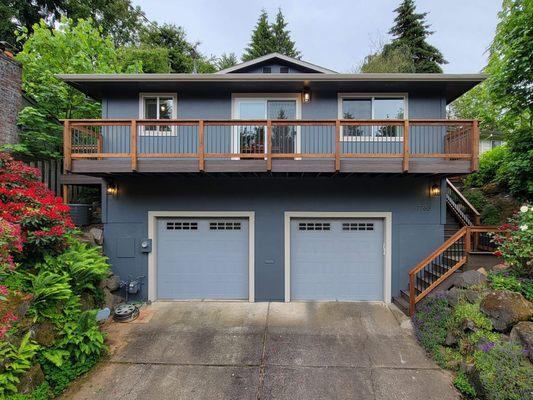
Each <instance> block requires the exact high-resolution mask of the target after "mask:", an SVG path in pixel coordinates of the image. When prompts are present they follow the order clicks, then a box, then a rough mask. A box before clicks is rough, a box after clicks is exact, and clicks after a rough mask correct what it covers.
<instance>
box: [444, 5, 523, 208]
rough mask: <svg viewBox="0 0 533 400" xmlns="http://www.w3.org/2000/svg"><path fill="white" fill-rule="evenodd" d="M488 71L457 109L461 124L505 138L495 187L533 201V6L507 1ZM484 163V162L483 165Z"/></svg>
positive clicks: (495, 176) (500, 14)
mask: <svg viewBox="0 0 533 400" xmlns="http://www.w3.org/2000/svg"><path fill="white" fill-rule="evenodd" d="M498 16H499V23H498V26H497V28H496V35H495V37H494V40H493V42H492V44H491V46H490V48H489V62H488V65H487V67H486V68H485V72H487V73H488V78H487V80H486V81H485V82H484V83H483V84H481V85H479V86H477V87H476V88H474V89H473V90H471V91H470V92H468V93H466V94H465V95H463V96H462V97H460V98H459V99H457V100H456V101H455V102H454V103H453V104H452V112H453V113H454V115H455V116H457V117H459V118H476V119H479V120H480V127H481V131H482V132H483V131H490V130H493V131H498V132H503V134H504V138H505V141H506V142H507V146H506V150H505V151H506V153H507V154H506V156H505V157H504V159H503V160H504V161H503V162H501V163H500V165H499V169H498V172H497V173H496V174H494V176H493V182H494V183H498V184H499V185H500V186H501V187H503V188H504V190H506V191H507V192H509V193H511V194H512V195H514V196H517V197H526V198H529V199H531V198H532V196H533V180H532V179H531V177H532V176H533V115H532V108H531V104H532V103H533V78H532V77H533V68H532V66H531V61H530V57H531V54H533V26H532V25H531V20H532V18H533V3H532V2H531V1H528V0H513V1H511V0H504V2H503V7H502V11H501V12H500V13H499V15H498ZM480 162H481V161H480ZM472 180H473V181H475V180H476V179H475V177H474V178H473V179H472Z"/></svg>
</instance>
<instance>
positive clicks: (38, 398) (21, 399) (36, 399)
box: [10, 381, 53, 400]
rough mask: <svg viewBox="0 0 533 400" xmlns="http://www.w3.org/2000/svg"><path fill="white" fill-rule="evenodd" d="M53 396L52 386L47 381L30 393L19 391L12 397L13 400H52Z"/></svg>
mask: <svg viewBox="0 0 533 400" xmlns="http://www.w3.org/2000/svg"><path fill="white" fill-rule="evenodd" d="M51 398H53V394H52V388H51V387H50V385H49V384H48V382H46V381H45V382H43V383H41V384H40V385H39V386H38V387H37V388H36V389H35V390H34V391H33V392H31V393H29V394H20V393H17V394H13V395H12V396H11V397H10V399H11V400H50V399H51Z"/></svg>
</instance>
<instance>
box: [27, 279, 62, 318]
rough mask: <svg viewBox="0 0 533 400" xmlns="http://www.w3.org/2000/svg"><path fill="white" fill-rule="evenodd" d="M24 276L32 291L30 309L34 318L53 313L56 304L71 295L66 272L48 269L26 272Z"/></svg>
mask: <svg viewBox="0 0 533 400" xmlns="http://www.w3.org/2000/svg"><path fill="white" fill-rule="evenodd" d="M25 278H26V279H27V280H28V281H29V282H30V285H31V289H30V290H28V292H30V293H32V295H33V298H32V306H31V311H32V313H33V314H34V318H39V317H50V316H51V314H54V313H55V312H57V311H56V308H57V306H58V304H59V303H60V302H61V301H63V300H67V299H68V298H69V297H71V296H72V290H71V289H70V284H69V281H70V277H69V276H68V275H67V274H56V273H53V272H50V271H40V272H39V273H38V274H37V275H32V274H30V273H28V274H27V275H26V276H25Z"/></svg>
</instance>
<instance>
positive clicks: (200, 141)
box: [198, 120, 205, 172]
mask: <svg viewBox="0 0 533 400" xmlns="http://www.w3.org/2000/svg"><path fill="white" fill-rule="evenodd" d="M198 169H199V170H200V171H202V172H203V171H205V148H204V121H203V120H200V121H198Z"/></svg>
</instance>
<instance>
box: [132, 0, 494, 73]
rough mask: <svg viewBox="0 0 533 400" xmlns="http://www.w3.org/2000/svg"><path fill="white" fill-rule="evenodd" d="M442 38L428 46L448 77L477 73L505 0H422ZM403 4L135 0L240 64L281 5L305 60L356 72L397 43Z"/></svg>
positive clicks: (387, 0)
mask: <svg viewBox="0 0 533 400" xmlns="http://www.w3.org/2000/svg"><path fill="white" fill-rule="evenodd" d="M415 2H416V5H417V11H418V12H428V13H429V14H428V15H427V17H426V19H427V22H428V23H429V24H430V25H431V30H432V31H434V32H435V33H434V34H433V35H431V36H430V37H429V39H428V42H429V43H431V44H432V45H434V46H436V47H437V48H438V49H439V50H440V51H441V52H442V53H443V54H444V57H445V58H446V60H447V61H448V62H449V63H448V64H446V65H444V66H443V69H444V72H446V73H476V72H480V70H481V69H482V68H483V67H484V66H485V65H486V61H487V48H488V46H489V45H490V43H491V41H492V38H493V37H494V32H495V29H496V24H497V13H498V11H499V10H500V8H501V2H502V0H415ZM399 3H400V0H351V1H350V0H335V1H332V0H329V1H324V0H320V1H318V0H305V1H303V0H284V1H278V2H275V1H271V0H193V1H191V0H187V1H185V0H133V4H135V5H139V6H140V7H141V8H142V9H143V10H144V12H145V14H146V16H147V17H148V19H150V20H152V21H157V22H159V23H164V22H167V23H173V24H176V25H179V26H183V27H184V29H185V31H186V32H187V37H188V39H189V40H191V41H198V42H200V46H199V49H200V51H201V52H202V53H203V54H205V55H207V56H211V55H213V56H219V55H220V54H222V53H231V52H234V53H235V54H236V55H237V57H238V58H239V59H240V56H241V55H242V53H243V50H244V48H245V47H246V46H247V44H248V43H249V41H250V35H251V32H252V29H253V27H254V26H255V24H256V22H257V18H258V16H259V13H260V11H261V9H263V8H264V9H266V11H267V12H268V14H269V16H270V18H271V20H273V19H274V17H275V15H276V12H277V9H278V7H281V9H282V11H283V14H284V16H285V19H286V21H287V22H288V29H289V30H290V31H291V36H292V38H293V40H294V41H295V42H296V46H297V48H298V49H299V50H300V51H301V53H302V59H303V60H305V61H308V62H311V63H314V64H317V65H320V66H323V67H326V68H329V69H333V70H335V71H338V72H354V70H355V68H356V67H357V66H358V65H360V63H361V61H362V60H363V58H364V57H365V56H366V55H368V54H369V53H371V52H372V50H374V49H375V48H376V46H377V45H378V43H379V42H383V41H388V40H390V36H389V35H388V31H389V29H390V27H391V26H392V25H393V20H394V17H395V13H394V12H393V10H394V9H395V8H396V7H397V6H398V4H399Z"/></svg>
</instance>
